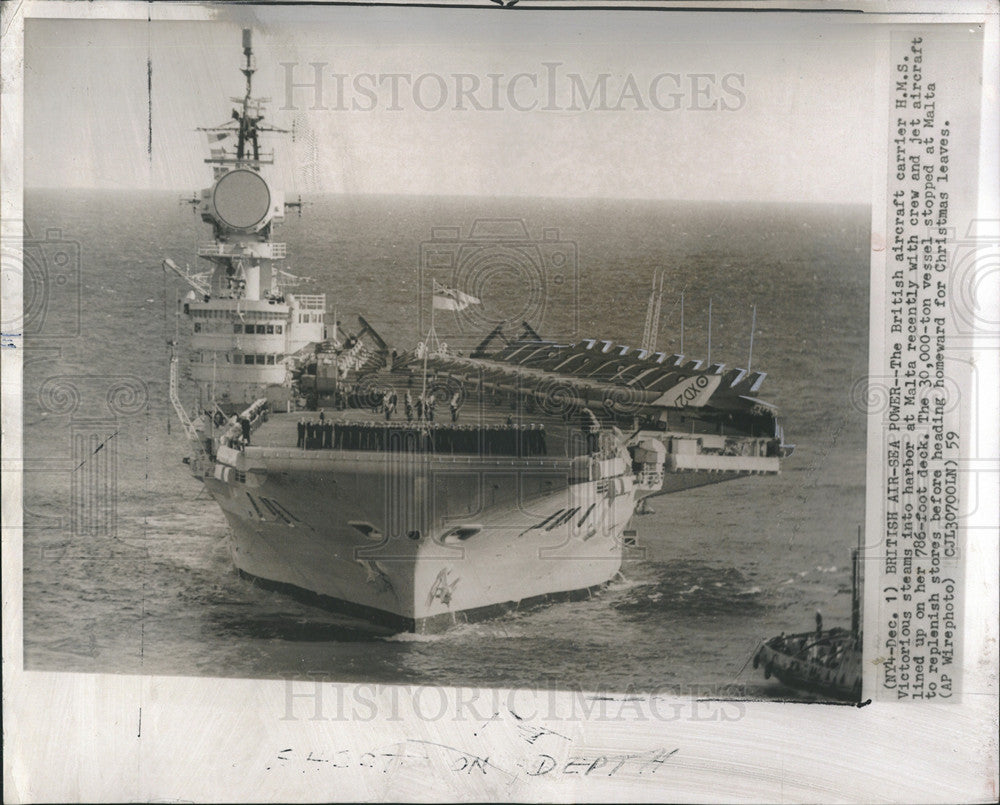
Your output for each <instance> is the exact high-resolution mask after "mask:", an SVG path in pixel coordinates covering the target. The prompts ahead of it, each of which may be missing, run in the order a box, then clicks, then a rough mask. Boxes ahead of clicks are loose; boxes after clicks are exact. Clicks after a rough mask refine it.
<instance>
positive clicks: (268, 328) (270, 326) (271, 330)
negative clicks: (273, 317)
mask: <svg viewBox="0 0 1000 805" xmlns="http://www.w3.org/2000/svg"><path fill="white" fill-rule="evenodd" d="M264 332H266V333H267V334H268V335H274V325H273V324H268V325H266V327H265V329H264Z"/></svg>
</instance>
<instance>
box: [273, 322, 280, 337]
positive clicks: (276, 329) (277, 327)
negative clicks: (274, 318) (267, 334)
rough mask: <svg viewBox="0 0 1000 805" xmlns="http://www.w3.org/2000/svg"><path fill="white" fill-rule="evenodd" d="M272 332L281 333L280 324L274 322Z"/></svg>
mask: <svg viewBox="0 0 1000 805" xmlns="http://www.w3.org/2000/svg"><path fill="white" fill-rule="evenodd" d="M274 334H275V335H281V325H280V324H275V325H274Z"/></svg>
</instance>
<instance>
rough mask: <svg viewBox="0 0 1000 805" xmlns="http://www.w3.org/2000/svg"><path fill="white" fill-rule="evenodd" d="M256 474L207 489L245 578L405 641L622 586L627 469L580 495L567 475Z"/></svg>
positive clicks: (364, 467) (432, 463) (394, 468)
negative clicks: (612, 584)
mask: <svg viewBox="0 0 1000 805" xmlns="http://www.w3.org/2000/svg"><path fill="white" fill-rule="evenodd" d="M255 464H256V466H255V468H254V469H253V470H251V471H248V472H245V473H242V472H241V473H239V474H236V473H233V472H231V471H229V472H226V471H224V472H221V473H218V475H221V478H220V477H210V478H207V479H206V486H207V487H208V490H209V492H210V493H211V494H212V496H213V497H214V498H215V499H216V501H217V502H218V504H219V505H220V507H221V508H222V511H223V512H224V514H225V516H226V519H227V521H228V523H229V527H230V537H229V545H230V551H231V554H232V558H233V562H234V563H235V565H236V567H237V569H238V570H239V571H240V572H241V573H242V574H244V575H246V576H249V577H252V578H254V579H256V580H258V581H259V582H260V583H262V584H264V585H265V586H269V587H272V588H275V589H279V590H282V591H283V592H287V593H291V594H293V595H296V596H297V597H299V598H300V599H303V600H306V601H308V602H310V603H313V604H316V605H320V606H323V607H325V608H328V609H333V610H337V611H341V612H345V613H347V614H350V615H354V616H356V617H361V618H363V619H365V620H367V621H370V622H372V623H373V624H377V625H378V626H380V627H386V628H389V629H392V630H399V631H418V632H434V631H441V630H443V629H446V628H448V627H450V626H451V625H453V624H455V623H462V622H466V621H474V620H480V619H483V618H487V617H492V616H495V615H499V614H503V613H504V612H508V611H511V610H515V609H518V608H522V607H526V606H531V605H534V604H539V603H544V602H548V601H553V600H566V599H572V598H574V597H578V596H586V595H587V594H588V593H590V592H592V591H594V590H595V589H598V588H600V586H601V585H603V584H605V583H606V582H608V581H609V580H610V579H612V578H613V577H614V576H615V575H616V574H617V573H618V571H619V568H620V566H621V559H622V552H623V537H622V534H623V531H624V530H625V527H626V525H627V524H628V521H629V519H630V517H631V516H632V512H633V510H634V506H635V487H634V484H633V482H632V480H631V478H630V477H629V476H628V475H626V474H624V473H622V474H615V475H611V476H610V477H608V473H609V472H612V471H613V470H614V469H615V468H616V466H617V467H618V468H620V465H621V464H622V462H621V461H620V460H618V459H612V460H610V461H608V462H605V466H604V467H595V469H596V470H597V472H596V473H595V474H597V475H601V476H603V477H600V478H598V479H597V480H589V479H588V480H583V481H580V480H578V479H574V478H573V477H572V476H571V475H570V474H569V473H568V472H567V469H568V467H567V466H565V465H561V464H559V463H558V462H533V463H531V464H528V463H519V462H512V461H509V460H508V461H500V460H497V461H485V460H477V461H466V462H461V463H456V462H453V461H438V460H433V459H423V460H421V459H419V458H412V460H407V461H404V462H402V463H400V462H397V463H395V464H387V462H386V461H385V459H384V458H378V457H373V456H372V455H371V454H367V455H364V454H354V455H352V454H350V453H346V454H340V455H339V456H337V458H336V460H334V461H331V460H326V461H324V462H322V464H321V465H318V466H316V467H313V468H311V469H308V470H294V471H289V468H288V467H287V466H284V465H281V464H280V462H279V463H278V464H277V466H275V467H274V468H272V469H271V470H270V471H269V469H268V461H267V458H266V457H263V458H261V459H260V460H259V461H257V462H255ZM227 469H228V468H227Z"/></svg>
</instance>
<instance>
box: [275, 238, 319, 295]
mask: <svg viewBox="0 0 1000 805" xmlns="http://www.w3.org/2000/svg"><path fill="white" fill-rule="evenodd" d="M282 246H284V244H282ZM295 303H296V305H297V306H298V308H299V309H300V310H326V294H325V293H297V294H295Z"/></svg>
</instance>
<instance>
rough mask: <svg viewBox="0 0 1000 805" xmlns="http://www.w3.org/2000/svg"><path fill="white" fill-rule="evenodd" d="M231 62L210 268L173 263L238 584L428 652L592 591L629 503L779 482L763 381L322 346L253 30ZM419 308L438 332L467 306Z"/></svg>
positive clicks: (623, 358)
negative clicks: (459, 632)
mask: <svg viewBox="0 0 1000 805" xmlns="http://www.w3.org/2000/svg"><path fill="white" fill-rule="evenodd" d="M243 48H244V56H245V64H244V67H243V69H242V71H243V73H244V75H245V78H246V91H245V94H244V96H243V97H241V98H235V99H234V100H235V101H236V102H237V103H238V107H237V108H236V109H234V110H233V113H232V120H231V121H230V122H228V123H227V124H224V125H223V126H218V127H214V128H211V129H206V131H207V132H208V133H209V135H210V136H212V137H213V138H214V139H215V140H216V142H217V143H220V144H221V146H219V147H217V148H216V149H214V150H213V153H212V155H211V157H210V158H209V159H208V160H206V161H207V162H208V163H209V164H211V165H212V167H213V171H214V177H213V179H214V181H213V184H212V186H211V187H210V188H208V189H206V190H204V191H203V192H202V193H201V195H200V197H199V199H198V209H199V211H200V212H201V215H202V218H203V219H204V220H205V221H206V222H207V223H209V224H210V225H211V227H212V235H213V239H212V241H210V242H206V243H203V244H201V245H200V246H199V247H198V255H199V257H201V258H202V259H204V260H206V261H208V262H209V263H210V265H211V269H210V271H208V272H206V273H204V274H196V273H192V272H191V271H190V270H182V269H180V268H179V267H178V266H177V265H176V264H175V263H173V261H170V260H166V261H164V266H165V267H166V268H168V269H170V270H171V271H173V272H174V273H176V274H177V275H178V276H180V277H182V278H183V279H184V280H185V282H187V284H188V285H189V286H190V288H191V290H190V292H189V293H188V296H187V298H186V299H185V300H184V303H183V313H184V314H185V316H186V318H187V319H188V320H189V322H190V325H191V330H190V333H189V348H188V350H187V358H188V359H187V361H183V362H182V360H181V357H180V355H179V354H178V353H179V348H178V345H176V344H175V345H174V348H175V351H174V354H173V357H172V360H171V383H170V393H171V400H172V402H173V404H174V407H175V409H176V411H177V414H178V416H179V418H180V419H181V421H182V423H183V425H184V428H185V432H186V434H187V436H188V439H189V442H190V445H191V453H190V455H189V456H188V457H187V458H186V461H187V463H188V464H189V465H190V468H191V470H192V472H193V474H194V475H195V477H196V478H198V479H199V480H201V481H203V482H204V484H205V487H206V488H207V490H208V491H209V493H210V494H211V496H212V497H213V499H214V500H215V501H216V502H217V503H218V505H219V506H220V507H221V509H222V511H223V513H224V514H225V516H226V519H227V521H228V524H229V527H230V533H229V544H230V549H231V553H232V557H233V561H234V563H235V565H236V567H237V568H238V569H239V570H240V572H241V573H243V574H245V575H247V576H249V577H252V578H254V579H257V580H259V582H260V583H262V584H266V585H270V586H274V587H276V588H278V589H281V590H283V591H286V592H288V593H290V594H295V595H297V596H299V597H303V598H306V599H307V600H309V601H311V602H313V603H315V604H318V605H322V606H326V607H330V608H334V609H338V610H341V611H346V612H348V613H351V614H354V615H357V616H359V617H363V618H365V619H366V620H369V621H371V622H373V623H377V624H380V625H382V626H384V627H387V628H389V629H393V630H395V629H399V630H419V631H427V630H438V629H441V628H447V627H448V626H449V625H451V624H454V623H457V622H463V621H467V620H474V619H477V618H481V617H485V616H490V615H494V614H497V613H502V612H506V611H509V610H512V609H516V608H518V607H524V606H529V605H532V604H535V603H539V602H544V601H550V600H558V599H564V598H572V597H575V596H580V595H587V594H590V593H592V592H593V591H594V590H596V589H598V588H600V587H601V586H602V585H604V584H606V583H607V582H608V581H609V580H611V579H613V578H614V577H615V576H616V574H618V572H619V570H620V567H621V563H622V558H623V555H624V553H625V552H626V551H627V550H628V549H629V547H630V542H631V541H632V538H631V537H630V534H629V531H628V523H629V520H630V518H631V517H632V515H633V513H634V511H635V508H636V506H637V504H638V502H639V501H640V500H642V499H643V498H646V497H649V496H653V495H659V494H665V493H668V492H677V491H680V490H683V489H689V488H692V487H696V486H701V485H705V484H711V483H717V482H720V481H725V480H731V479H735V478H739V477H743V476H747V475H751V474H773V473H777V472H778V471H779V463H780V460H781V459H782V458H783V457H784V456H786V455H787V454H788V453H789V452H790V450H791V447H790V446H789V445H786V444H785V442H784V438H783V433H782V429H781V426H780V425H779V423H778V420H777V416H776V412H775V410H774V408H773V406H771V405H769V404H768V403H766V402H764V401H762V400H760V399H758V398H757V396H756V395H757V392H758V390H759V388H760V386H761V383H762V382H763V380H764V377H765V375H764V373H763V372H750V371H748V370H746V369H740V368H733V369H727V368H726V366H725V365H723V364H721V363H714V364H707V365H706V364H705V363H703V362H702V361H700V360H697V359H688V358H686V357H684V356H682V355H679V354H672V355H670V354H666V353H664V352H656V351H654V350H653V349H652V348H649V347H650V342H649V338H646V340H645V341H644V345H645V346H646V347H647V348H632V347H629V346H626V345H622V344H617V343H614V342H612V341H610V340H602V339H596V338H595V339H584V340H580V341H576V342H574V343H560V342H555V341H551V340H547V339H545V338H544V337H543V336H541V335H539V334H538V333H536V332H535V331H534V330H533V329H532V328H531V327H530V326H529V325H528V324H527V323H524V324H522V325H519V330H520V331H519V332H518V331H517V330H515V331H511V329H510V328H509V327H505V326H504V325H502V324H501V325H498V326H497V328H496V329H495V330H494V331H493V332H491V333H490V334H489V335H488V336H487V337H486V338H485V339H484V340H483V341H482V342H481V343H480V344H479V346H478V347H477V348H476V349H474V350H472V351H471V352H470V354H469V355H467V356H463V355H459V354H457V353H455V352H454V351H453V350H449V349H448V348H446V347H445V346H444V345H443V344H441V343H439V342H438V340H437V338H436V337H435V336H434V333H433V329H432V331H431V332H430V333H429V334H428V338H426V339H424V340H423V341H421V342H420V343H419V344H417V345H416V346H415V348H414V349H413V350H409V351H403V352H402V353H400V352H397V351H394V350H391V349H390V348H389V346H388V345H387V343H386V342H385V341H384V340H383V339H382V337H381V336H380V335H379V333H377V332H376V331H375V329H374V328H373V327H372V326H371V325H370V324H369V323H368V322H367V321H366V320H365V319H364V318H363V317H362V316H358V321H359V329H358V331H357V332H356V333H354V334H349V333H346V332H341V331H340V329H339V328H338V327H337V324H336V323H335V322H334V323H332V324H331V325H330V326H328V325H327V324H326V320H325V314H326V297H325V295H323V294H297V293H293V292H292V289H293V288H294V287H298V286H296V285H294V283H296V282H297V278H296V277H294V276H293V275H291V274H290V273H289V272H288V271H286V270H284V269H283V268H282V261H283V260H284V259H285V257H286V249H285V245H284V244H283V243H279V242H275V241H274V240H273V236H274V234H275V231H274V230H275V227H276V225H277V224H278V223H279V222H280V221H281V220H282V218H283V216H284V213H285V209H286V207H287V206H289V205H288V204H287V203H286V202H284V200H283V198H282V195H281V193H279V192H278V191H276V190H275V189H274V188H273V187H272V184H271V182H270V181H269V180H268V178H266V176H265V174H264V172H263V170H264V167H265V166H266V165H268V164H269V163H270V161H271V159H272V157H271V155H268V154H265V153H264V152H262V151H261V149H260V144H259V140H258V137H259V134H260V133H261V132H264V131H277V129H271V128H266V127H265V126H264V125H263V122H262V121H263V119H264V114H263V107H262V104H261V102H260V101H258V100H255V99H254V98H253V97H252V94H251V87H252V78H253V73H254V60H253V53H252V47H251V39H250V32H249V31H244V34H243ZM477 225H478V224H477ZM431 293H432V295H433V297H434V299H435V303H440V305H441V306H442V307H444V308H450V309H452V310H457V309H459V308H460V307H461V306H465V305H469V304H475V303H477V302H478V301H479V300H476V299H475V298H474V297H472V296H471V295H470V294H467V293H464V292H463V291H461V290H459V289H451V288H444V287H438V286H435V287H434V288H433V290H432V292H431ZM377 303H378V300H373V304H377ZM657 313H658V307H657ZM647 325H648V322H647ZM649 329H650V328H649V326H647V330H649ZM182 363H183V365H184V367H185V368H184V370H183V372H182V369H181V366H182ZM182 373H183V374H184V375H185V376H186V377H188V378H190V380H191V381H192V382H193V385H194V387H195V392H194V396H195V397H196V402H195V405H194V413H193V414H191V413H189V410H190V407H191V403H190V402H187V403H185V402H183V401H182V399H181V395H182V391H181V374H182ZM185 393H186V392H185Z"/></svg>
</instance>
